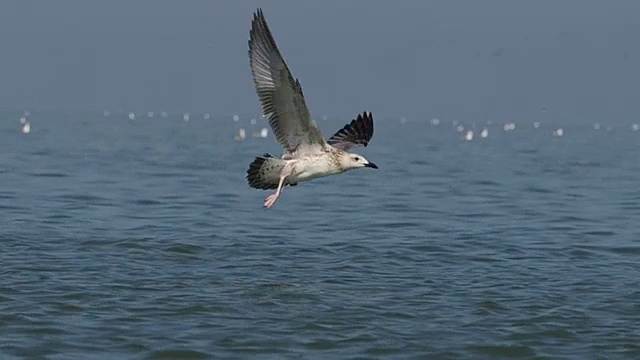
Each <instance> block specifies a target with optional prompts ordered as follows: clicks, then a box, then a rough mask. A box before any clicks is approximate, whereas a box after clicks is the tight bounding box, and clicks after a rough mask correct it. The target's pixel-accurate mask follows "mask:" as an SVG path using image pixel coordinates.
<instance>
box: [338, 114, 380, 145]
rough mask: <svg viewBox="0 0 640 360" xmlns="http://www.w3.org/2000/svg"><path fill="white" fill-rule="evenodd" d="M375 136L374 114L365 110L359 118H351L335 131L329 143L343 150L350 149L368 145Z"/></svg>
mask: <svg viewBox="0 0 640 360" xmlns="http://www.w3.org/2000/svg"><path fill="white" fill-rule="evenodd" d="M372 136H373V116H372V115H371V113H368V114H367V112H364V113H362V115H358V118H357V119H355V120H351V123H349V124H347V125H345V126H344V127H343V128H342V129H340V130H339V131H338V132H337V133H335V134H334V135H333V136H332V137H331V138H330V139H329V140H328V141H327V143H329V145H331V146H333V147H337V148H338V149H342V150H345V151H347V150H349V149H350V148H352V147H354V146H360V145H361V146H365V147H366V146H367V144H369V141H370V140H371V137H372Z"/></svg>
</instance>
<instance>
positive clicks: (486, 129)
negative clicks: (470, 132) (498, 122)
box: [480, 128, 489, 139]
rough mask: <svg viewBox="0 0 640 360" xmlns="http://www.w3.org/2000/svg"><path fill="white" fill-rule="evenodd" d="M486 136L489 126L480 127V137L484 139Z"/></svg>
mask: <svg viewBox="0 0 640 360" xmlns="http://www.w3.org/2000/svg"><path fill="white" fill-rule="evenodd" d="M487 136H489V128H484V129H482V131H481V132H480V137H481V138H483V139H486V138H487Z"/></svg>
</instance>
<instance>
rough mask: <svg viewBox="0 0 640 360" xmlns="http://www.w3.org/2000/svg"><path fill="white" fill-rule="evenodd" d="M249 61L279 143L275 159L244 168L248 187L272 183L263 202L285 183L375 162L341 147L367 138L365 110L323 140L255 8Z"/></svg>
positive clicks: (265, 157) (370, 131) (370, 124)
mask: <svg viewBox="0 0 640 360" xmlns="http://www.w3.org/2000/svg"><path fill="white" fill-rule="evenodd" d="M249 64H250V66H251V73H252V75H253V81H254V85H255V87H256V91H257V93H258V98H259V100H260V103H261V105H262V113H263V114H265V115H267V116H268V117H269V125H270V126H271V128H272V129H273V132H274V134H275V136H276V139H277V141H278V142H279V143H280V144H281V145H282V146H283V147H284V154H283V156H282V158H281V159H277V158H274V157H272V156H271V155H269V154H264V155H263V156H262V157H257V158H256V159H255V160H254V161H253V162H252V163H251V165H249V169H248V170H247V181H248V183H249V186H251V187H252V188H255V189H264V190H266V189H276V192H275V193H274V194H272V195H269V196H267V198H266V199H265V203H264V206H265V207H266V208H270V207H271V206H273V204H274V203H275V202H276V200H278V198H279V197H280V194H281V192H282V189H283V187H284V186H285V185H290V186H295V185H297V184H298V183H299V182H303V181H309V180H312V179H315V178H319V177H322V176H328V175H335V174H340V173H343V172H345V171H347V170H351V169H357V168H364V167H370V168H374V169H377V168H378V167H377V166H376V165H375V164H374V163H372V162H369V161H368V160H367V159H365V158H364V157H363V156H362V155H358V154H353V153H349V152H347V150H348V149H350V148H351V147H353V146H358V145H362V146H367V144H368V143H369V141H370V140H371V137H372V136H373V117H372V116H371V113H366V112H365V113H363V114H362V115H358V118H357V119H355V120H353V121H351V123H350V124H347V125H346V126H344V128H342V129H341V130H339V131H338V132H337V133H336V134H334V135H333V136H332V137H331V138H330V139H329V140H328V141H326V142H325V140H324V137H323V136H322V133H321V132H320V130H319V129H318V128H317V127H316V126H314V125H313V124H312V123H311V116H310V114H309V109H308V108H307V105H306V102H305V99H304V95H303V93H302V87H301V86H300V82H299V81H298V80H296V79H294V78H293V76H292V75H291V72H290V71H289V68H288V66H287V64H286V62H285V60H284V58H283V57H282V55H281V53H280V50H278V47H277V45H276V42H275V40H274V39H273V36H272V35H271V30H270V29H269V27H268V25H267V22H266V20H265V18H264V15H263V13H262V10H261V9H259V8H258V10H257V12H256V13H254V14H253V21H252V22H251V31H250V32H249Z"/></svg>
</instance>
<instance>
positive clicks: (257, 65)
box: [249, 9, 325, 156]
mask: <svg viewBox="0 0 640 360" xmlns="http://www.w3.org/2000/svg"><path fill="white" fill-rule="evenodd" d="M249 65H250V66H251V73H252V75H253V82H254V84H255V86H256V90H257V92H258V98H259V99H260V103H261V104H262V112H263V114H265V115H266V116H268V117H269V125H271V128H272V129H273V132H274V133H275V135H276V139H277V140H278V142H279V143H280V144H282V146H284V148H285V154H287V153H288V154H289V155H292V156H295V155H294V154H300V153H309V152H316V151H320V149H321V148H322V147H324V144H325V142H324V138H323V137H322V133H321V132H320V130H318V128H317V127H315V126H314V125H313V124H312V123H311V117H310V115H309V109H308V108H307V105H306V103H305V100H304V95H303V94H302V87H301V86H300V82H298V80H297V79H296V80H294V78H293V76H292V75H291V72H290V71H289V68H288V67H287V64H286V63H285V61H284V59H283V58H282V55H281V54H280V51H279V50H278V47H277V45H276V42H275V40H274V39H273V36H272V35H271V30H269V26H267V21H266V20H265V18H264V15H263V14H262V10H261V9H258V11H257V12H256V13H254V14H253V21H252V22H251V31H250V32H249Z"/></svg>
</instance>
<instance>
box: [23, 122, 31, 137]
mask: <svg viewBox="0 0 640 360" xmlns="http://www.w3.org/2000/svg"><path fill="white" fill-rule="evenodd" d="M30 132H31V123H30V122H28V121H27V122H25V123H24V124H23V125H22V133H23V134H28V133H30Z"/></svg>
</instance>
